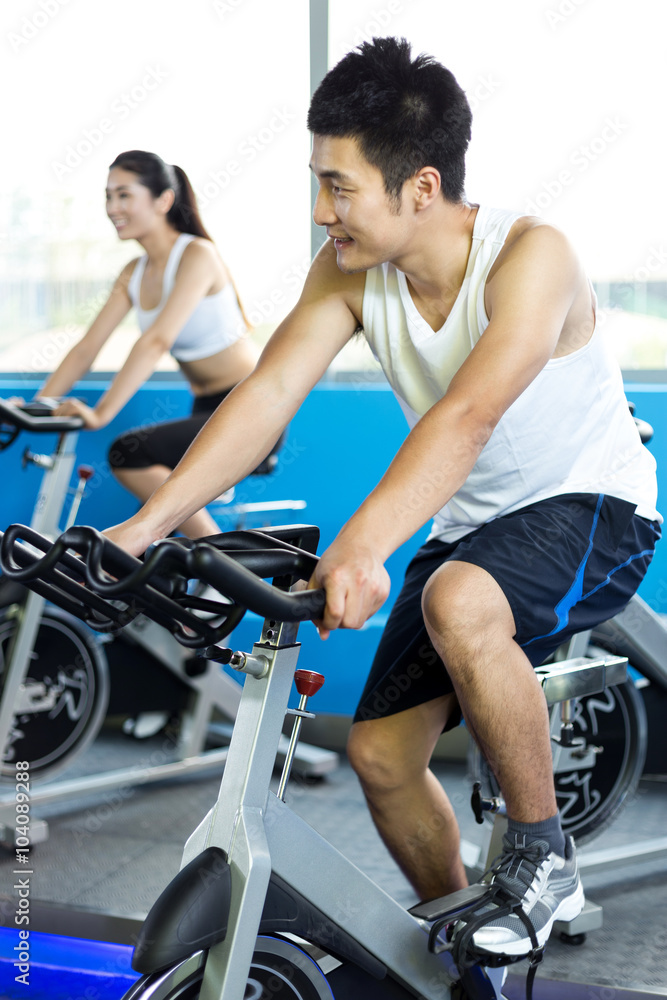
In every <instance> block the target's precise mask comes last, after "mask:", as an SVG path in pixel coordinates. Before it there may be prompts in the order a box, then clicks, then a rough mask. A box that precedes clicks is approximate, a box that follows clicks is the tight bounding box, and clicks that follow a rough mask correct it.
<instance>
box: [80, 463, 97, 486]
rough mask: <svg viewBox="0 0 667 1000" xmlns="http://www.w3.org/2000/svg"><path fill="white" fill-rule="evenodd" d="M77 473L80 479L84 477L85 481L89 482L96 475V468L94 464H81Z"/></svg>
mask: <svg viewBox="0 0 667 1000" xmlns="http://www.w3.org/2000/svg"><path fill="white" fill-rule="evenodd" d="M76 474H77V476H78V477H79V479H83V481H84V483H87V482H88V480H89V479H92V478H93V476H94V475H95V470H94V469H93V467H92V465H80V466H79V468H78V469H77V470H76Z"/></svg>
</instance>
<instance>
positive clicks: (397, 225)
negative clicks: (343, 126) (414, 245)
mask: <svg viewBox="0 0 667 1000" xmlns="http://www.w3.org/2000/svg"><path fill="white" fill-rule="evenodd" d="M310 167H311V170H312V171H313V173H314V174H315V177H316V178H317V180H318V182H319V185H320V189H319V192H318V194H317V200H316V202H315V208H314V210H313V219H314V220H315V223H316V224H317V225H318V226H324V227H325V228H326V230H327V235H328V236H329V237H330V239H332V240H333V243H334V246H335V248H336V259H337V263H338V267H339V268H340V270H341V271H344V272H345V273H346V274H354V273H356V272H358V271H367V270H368V269H369V268H371V267H375V266H377V265H378V264H382V263H384V262H385V261H388V260H394V259H395V258H396V257H397V256H399V255H400V254H401V253H402V252H403V251H404V249H405V244H406V239H407V238H408V235H409V233H408V229H409V220H408V219H407V218H406V215H407V213H404V214H403V213H401V204H400V203H398V204H397V203H396V202H395V201H394V200H392V199H391V198H390V197H389V195H388V194H387V192H386V190H385V186H384V181H383V178H382V174H381V173H380V171H379V170H378V168H377V167H374V166H372V165H371V164H370V163H369V162H368V160H366V159H365V157H364V156H363V155H362V153H361V152H360V150H359V146H358V144H357V142H356V140H355V139H352V138H348V137H346V138H331V137H329V136H320V135H315V136H313V153H312V156H311V160H310Z"/></svg>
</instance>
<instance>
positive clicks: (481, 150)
mask: <svg viewBox="0 0 667 1000" xmlns="http://www.w3.org/2000/svg"><path fill="white" fill-rule="evenodd" d="M308 7H309V5H308V2H307V0H283V2H282V3H280V4H277V3H275V2H274V0H198V2H196V3H193V4H190V5H188V6H187V7H186V6H184V5H183V4H182V3H179V2H178V0H163V2H161V3H159V4H157V3H155V4H139V5H137V4H136V3H134V2H133V0H116V2H115V3H114V5H113V6H112V8H108V9H107V8H105V10H104V12H103V13H102V11H101V8H100V7H99V5H96V4H76V3H73V2H72V3H69V2H65V0H48V2H47V0H20V2H19V3H15V4H12V5H10V6H9V7H7V9H3V11H2V14H1V15H0V16H1V17H2V30H3V36H4V39H5V54H4V57H3V60H2V62H1V64H0V75H1V76H2V85H3V93H5V94H8V95H10V99H9V100H6V101H5V104H4V121H3V124H4V134H5V155H4V162H3V179H4V185H3V190H4V194H2V196H0V237H1V239H0V292H1V294H0V367H2V368H4V369H5V370H13V371H24V372H26V373H31V372H32V373H39V372H43V371H48V370H51V369H52V367H53V365H54V364H55V363H56V362H57V360H58V357H59V356H61V355H62V353H63V352H64V351H65V350H66V349H67V347H68V346H69V345H70V344H71V343H73V342H74V340H75V339H76V338H77V337H78V336H79V335H80V333H81V332H82V331H83V330H84V329H85V326H86V324H87V323H88V322H89V321H90V319H91V318H92V316H93V315H94V314H95V312H96V310H97V308H98V307H99V305H100V304H101V302H102V301H103V300H104V296H105V294H106V292H107V290H108V288H109V286H110V283H111V281H112V280H113V278H114V277H115V275H116V274H117V273H118V271H119V270H120V268H121V267H122V265H123V264H124V263H125V262H126V261H127V260H129V259H131V258H132V257H133V256H137V255H138V254H139V253H140V252H141V251H140V248H138V247H137V245H136V244H134V243H133V244H131V245H126V244H124V243H122V242H119V241H118V240H117V239H116V237H115V234H114V233H113V231H112V229H111V227H110V224H109V222H108V220H107V219H106V216H105V212H104V199H103V192H104V186H105V181H106V170H107V166H108V164H109V163H110V162H111V160H112V159H113V158H114V157H115V156H116V154H117V153H119V152H120V151H122V150H124V149H132V148H144V149H152V150H155V151H156V152H158V153H160V155H162V156H163V157H164V158H165V159H166V160H167V161H169V162H176V163H179V164H180V165H181V166H182V167H183V168H184V169H185V170H186V172H187V173H188V174H189V176H190V178H191V180H192V182H193V185H194V187H195V189H196V191H197V193H198V195H199V198H200V205H201V209H202V216H203V218H204V221H205V223H206V225H207V226H208V227H209V229H210V231H211V233H212V235H213V236H214V238H215V239H216V242H217V243H218V246H219V248H220V250H221V253H222V255H223V257H224V259H225V260H226V262H227V263H228V265H229V267H230V269H231V271H232V273H233V274H234V277H235V280H236V283H237V285H238V287H239V290H240V292H241V295H242V297H243V299H244V304H245V307H246V311H247V312H248V313H249V315H250V317H251V319H252V321H253V322H254V323H255V324H256V325H257V326H258V328H259V329H258V332H257V335H258V336H259V337H262V336H265V335H266V333H267V332H268V331H269V330H270V329H272V328H273V327H275V325H276V324H277V322H279V320H280V319H281V318H282V317H283V316H284V315H285V314H286V313H287V312H288V310H289V309H290V308H291V306H292V305H293V304H294V302H295V301H296V298H297V296H298V293H299V290H300V288H301V285H302V283H303V279H304V276H305V273H306V270H307V267H308V262H309V256H310V247H309V222H310V220H309V214H310V179H309V172H308V169H307V162H308V154H309V139H308V135H307V132H306V127H305V119H306V112H307V107H308V97H309V76H308V73H309V68H308V67H309V63H308V45H309V34H308ZM662 13H663V11H662V4H661V3H660V0H635V2H634V3H633V4H632V5H631V6H628V5H627V4H626V3H625V2H623V0H606V2H605V3H604V4H603V3H601V2H600V0H539V2H536V0H515V2H514V3H513V4H512V5H511V11H509V8H508V5H506V4H501V3H498V2H497V0H474V2H472V3H468V4H463V3H461V4H453V3H448V4H442V3H439V2H436V0H335V2H332V3H331V4H330V17H329V32H330V35H329V61H330V64H333V63H334V62H335V61H337V60H338V59H339V58H340V57H341V56H342V55H343V54H344V53H345V52H346V51H348V50H349V49H350V48H352V47H354V46H355V45H357V44H359V42H361V41H363V40H364V39H367V38H371V37H372V36H373V35H381V34H397V35H404V36H405V37H407V38H408V39H410V40H411V42H412V43H413V51H414V52H419V51H425V52H430V53H431V54H433V55H434V56H435V57H436V58H438V59H439V60H441V61H442V62H443V63H444V64H445V65H446V66H448V67H449V68H450V69H451V70H452V71H453V72H454V73H455V75H456V76H457V78H458V80H459V82H460V83H461V84H462V86H463V87H464V88H465V89H466V91H467V93H468V96H469V98H470V101H471V103H472V105H473V109H474V115H475V117H474V126H473V141H472V144H471V148H470V153H469V159H468V182H467V190H468V196H469V197H470V199H471V200H472V201H484V202H486V203H490V204H496V205H500V206H506V207H508V208H516V209H518V210H521V211H525V212H530V213H534V214H540V215H541V216H543V217H544V218H545V219H546V220H547V221H550V222H553V223H554V224H556V225H558V226H560V227H561V228H562V229H563V230H564V231H565V232H566V233H567V234H568V236H569V237H570V238H571V240H572V242H573V244H574V246H575V247H576V248H577V250H578V252H579V253H580V255H581V257H582V259H583V261H584V264H585V266H586V268H587V270H588V273H589V274H590V276H591V278H592V280H593V282H594V285H595V288H596V291H597V294H598V299H599V308H600V322H601V323H604V324H605V327H606V329H607V331H608V335H609V338H610V341H611V342H612V343H613V345H614V349H615V351H616V353H617V355H618V357H619V359H620V360H621V363H622V364H623V366H624V367H625V368H653V369H656V368H658V369H663V368H665V367H666V366H667V235H666V233H667V226H666V223H667V208H666V201H665V197H664V195H663V186H664V180H663V176H662V174H663V172H664V169H663V164H664V144H665V140H664V130H663V129H662V127H661V121H662V105H663V103H664V86H663V80H662V76H663V74H662V66H663V65H664V59H663V53H662V46H663V42H662V34H663V33H662V32H661V30H660V28H661V24H662ZM7 137H14V138H13V140H11V141H10V142H7ZM135 335H136V326H135V325H134V320H133V319H132V317H130V318H128V320H127V321H126V322H125V324H124V325H123V327H122V328H121V329H120V330H119V331H118V333H117V335H116V336H115V338H114V340H113V342H112V344H111V345H110V347H109V349H108V350H107V351H106V352H103V354H102V355H101V356H100V359H99V360H98V368H106V369H107V370H108V369H109V368H110V367H115V365H116V360H115V359H117V357H118V355H119V354H121V355H122V354H123V351H124V349H125V348H124V346H123V345H124V344H125V343H126V341H128V340H130V339H131V338H132V337H133V336H135ZM346 358H347V360H345V359H343V360H342V362H341V364H342V366H343V367H348V368H349V367H353V368H358V367H364V366H365V365H366V364H367V363H368V356H367V354H365V353H364V351H363V349H362V348H361V346H360V345H356V346H355V347H354V348H353V349H352V350H351V351H350V352H349V353H348V354H347V355H346ZM165 364H166V365H167V366H169V365H170V364H171V362H170V361H169V359H166V361H165Z"/></svg>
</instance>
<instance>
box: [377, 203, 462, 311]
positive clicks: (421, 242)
mask: <svg viewBox="0 0 667 1000" xmlns="http://www.w3.org/2000/svg"><path fill="white" fill-rule="evenodd" d="M478 208H479V206H477V205H470V204H468V203H467V202H461V203H459V204H456V205H454V204H452V203H451V202H446V201H444V200H443V201H442V203H441V204H438V205H434V206H433V209H434V211H433V212H431V213H429V216H428V218H425V219H424V220H423V221H421V220H420V224H419V227H418V229H417V231H416V234H415V239H414V241H413V243H412V246H411V247H410V250H409V251H408V252H407V253H406V254H405V255H404V256H403V257H402V258H401V260H400V261H398V260H397V261H394V262H393V263H394V264H395V266H396V267H397V268H398V269H399V270H401V271H403V272H404V273H405V276H406V278H407V282H408V287H409V289H410V294H411V295H412V298H413V301H414V303H415V306H416V307H417V309H418V310H419V312H420V313H421V315H422V316H423V317H424V319H425V320H426V321H427V322H428V323H429V324H430V325H431V326H432V327H433V328H434V329H439V328H440V326H442V323H443V322H444V321H445V320H446V318H447V316H448V315H449V312H450V310H451V307H452V305H453V303H454V301H455V299H456V296H457V295H458V293H459V291H460V289H461V285H462V284H463V279H464V277H465V273H466V268H467V265H468V258H469V256H470V250H471V247H472V235H473V229H474V225H475V218H476V216H477V210H478Z"/></svg>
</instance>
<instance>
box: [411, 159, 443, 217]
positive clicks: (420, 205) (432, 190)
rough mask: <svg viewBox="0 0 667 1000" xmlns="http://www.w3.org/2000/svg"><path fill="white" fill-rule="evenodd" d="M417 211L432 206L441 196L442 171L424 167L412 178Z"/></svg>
mask: <svg viewBox="0 0 667 1000" xmlns="http://www.w3.org/2000/svg"><path fill="white" fill-rule="evenodd" d="M412 184H413V197H414V199H415V209H416V210H417V211H418V212H421V211H423V210H424V209H425V208H428V207H429V205H432V204H433V202H434V201H435V200H436V198H437V197H438V196H439V194H440V189H441V183H440V171H439V170H436V168H435V167H422V168H421V170H418V171H417V173H416V174H415V175H414V177H413V178H412Z"/></svg>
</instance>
